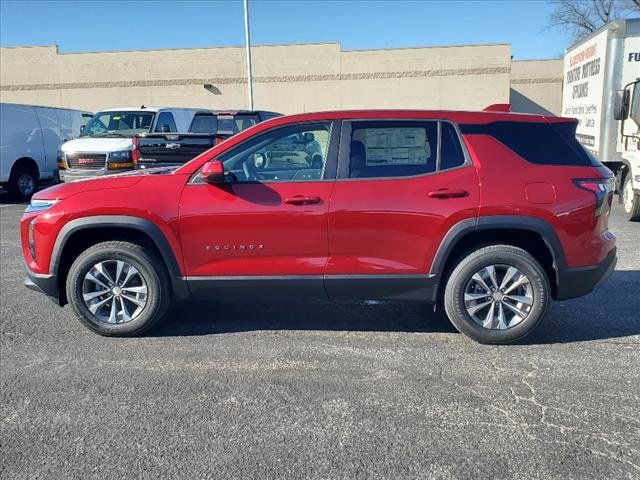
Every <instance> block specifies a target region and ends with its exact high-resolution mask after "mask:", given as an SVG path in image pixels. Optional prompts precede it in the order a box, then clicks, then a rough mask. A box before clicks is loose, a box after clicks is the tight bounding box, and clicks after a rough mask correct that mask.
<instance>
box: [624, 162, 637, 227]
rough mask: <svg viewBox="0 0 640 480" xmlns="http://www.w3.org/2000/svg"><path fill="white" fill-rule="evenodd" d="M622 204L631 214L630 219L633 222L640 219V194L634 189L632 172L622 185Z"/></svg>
mask: <svg viewBox="0 0 640 480" xmlns="http://www.w3.org/2000/svg"><path fill="white" fill-rule="evenodd" d="M622 205H623V206H624V210H625V212H627V214H628V215H629V220H631V221H632V222H637V221H640V195H636V194H635V192H634V191H633V182H632V181H631V174H628V175H627V178H626V180H625V181H624V186H623V187H622Z"/></svg>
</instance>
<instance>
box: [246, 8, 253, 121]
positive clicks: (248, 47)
mask: <svg viewBox="0 0 640 480" xmlns="http://www.w3.org/2000/svg"><path fill="white" fill-rule="evenodd" d="M244 44H245V49H246V52H247V85H248V86H249V110H253V80H252V76H251V38H250V36H249V0H244Z"/></svg>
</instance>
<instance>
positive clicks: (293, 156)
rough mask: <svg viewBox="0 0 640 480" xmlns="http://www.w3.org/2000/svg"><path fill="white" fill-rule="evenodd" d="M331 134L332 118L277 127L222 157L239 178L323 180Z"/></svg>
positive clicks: (253, 180)
mask: <svg viewBox="0 0 640 480" xmlns="http://www.w3.org/2000/svg"><path fill="white" fill-rule="evenodd" d="M330 138H331V122H320V123H314V124H305V125H294V126H290V127H283V128H277V129H274V130H271V131H269V132H266V133H264V134H262V135H258V136H257V137H255V138H252V139H251V140H249V141H247V142H245V143H243V144H242V145H240V146H239V147H236V148H234V149H233V150H231V151H230V152H227V153H224V154H223V155H222V156H221V157H220V160H222V162H223V163H224V168H225V171H228V172H231V173H232V174H233V176H234V177H235V178H236V179H237V181H239V182H261V181H280V182H284V181H313V180H321V179H322V178H323V177H324V174H325V168H326V164H327V157H328V151H329V140H330Z"/></svg>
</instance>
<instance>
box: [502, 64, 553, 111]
mask: <svg viewBox="0 0 640 480" xmlns="http://www.w3.org/2000/svg"><path fill="white" fill-rule="evenodd" d="M562 68H563V62H562V59H559V60H521V61H514V62H511V91H510V103H511V110H512V111H514V112H525V113H541V114H553V115H559V114H560V111H561V109H562Z"/></svg>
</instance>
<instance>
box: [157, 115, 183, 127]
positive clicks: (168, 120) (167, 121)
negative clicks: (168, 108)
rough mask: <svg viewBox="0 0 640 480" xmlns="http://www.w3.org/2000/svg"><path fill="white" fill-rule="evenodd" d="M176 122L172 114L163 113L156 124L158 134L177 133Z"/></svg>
mask: <svg viewBox="0 0 640 480" xmlns="http://www.w3.org/2000/svg"><path fill="white" fill-rule="evenodd" d="M177 131H178V129H177V127H176V122H175V121H174V120H173V115H172V114H171V113H170V112H162V113H160V114H158V121H157V122H156V132H177Z"/></svg>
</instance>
